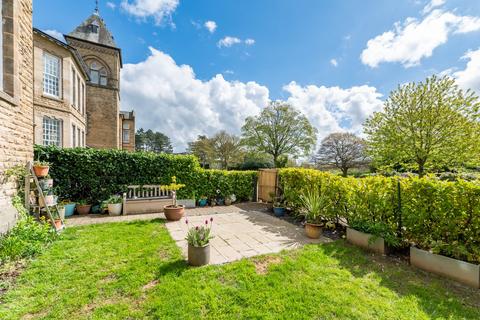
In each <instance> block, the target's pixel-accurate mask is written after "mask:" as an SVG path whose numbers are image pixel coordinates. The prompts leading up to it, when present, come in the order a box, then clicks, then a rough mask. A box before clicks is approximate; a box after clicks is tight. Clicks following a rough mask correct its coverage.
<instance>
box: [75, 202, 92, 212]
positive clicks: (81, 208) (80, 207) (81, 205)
mask: <svg viewBox="0 0 480 320" xmlns="http://www.w3.org/2000/svg"><path fill="white" fill-rule="evenodd" d="M91 208H92V205H91V204H88V201H87V200H85V199H82V200H80V201H78V203H77V212H78V214H79V215H82V216H83V215H87V214H89V213H90V209H91Z"/></svg>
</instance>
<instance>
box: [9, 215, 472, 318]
mask: <svg viewBox="0 0 480 320" xmlns="http://www.w3.org/2000/svg"><path fill="white" fill-rule="evenodd" d="M1 302H2V303H1V304H0V319H22V318H24V319H69V320H73V319H149V318H150V319H199V318H206V319H480V293H479V290H475V289H468V288H465V287H463V286H460V285H456V284H455V283H453V282H450V281H447V280H445V279H441V278H438V277H435V276H432V275H428V274H427V273H423V272H420V271H417V270H414V269H413V268H411V267H409V266H408V265H407V264H405V263H404V262H401V261H396V260H393V259H391V258H389V259H386V258H382V257H378V256H372V255H370V254H367V253H364V252H363V251H361V250H359V249H357V248H354V247H351V246H349V245H347V244H345V243H344V242H343V241H342V240H340V241H337V242H333V243H330V244H322V245H309V246H306V247H304V248H302V249H299V250H295V251H286V252H282V253H280V254H276V255H267V256H262V257H257V258H252V259H246V260H242V261H238V262H235V263H231V264H228V265H223V266H209V267H202V268H189V267H188V266H187V265H186V264H185V262H184V260H183V258H182V257H181V254H180V251H179V249H178V248H177V247H176V246H175V243H174V241H173V240H172V239H171V238H170V236H169V234H168V232H167V230H166V228H165V226H164V223H163V221H160V220H154V221H142V222H130V223H114V224H100V225H92V226H86V227H78V228H70V229H67V230H66V231H65V232H64V233H63V235H62V236H61V238H60V240H58V241H57V242H55V243H54V244H53V245H52V246H51V247H50V248H49V249H48V250H47V251H46V252H45V253H44V254H42V255H41V256H39V257H38V258H37V259H35V260H34V261H31V262H30V263H28V265H27V267H26V269H25V270H24V271H23V272H22V274H21V275H20V277H19V278H18V279H17V283H16V285H15V286H14V287H13V288H12V289H10V290H9V291H8V292H7V293H6V294H5V295H4V296H3V297H2V298H1Z"/></svg>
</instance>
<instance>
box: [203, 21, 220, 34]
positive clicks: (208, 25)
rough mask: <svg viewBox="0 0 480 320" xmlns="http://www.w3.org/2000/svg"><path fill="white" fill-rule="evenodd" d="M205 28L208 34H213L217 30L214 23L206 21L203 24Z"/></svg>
mask: <svg viewBox="0 0 480 320" xmlns="http://www.w3.org/2000/svg"><path fill="white" fill-rule="evenodd" d="M204 26H205V28H207V30H208V32H210V33H214V32H215V30H217V23H216V22H215V21H211V20H209V21H207V22H205V24H204Z"/></svg>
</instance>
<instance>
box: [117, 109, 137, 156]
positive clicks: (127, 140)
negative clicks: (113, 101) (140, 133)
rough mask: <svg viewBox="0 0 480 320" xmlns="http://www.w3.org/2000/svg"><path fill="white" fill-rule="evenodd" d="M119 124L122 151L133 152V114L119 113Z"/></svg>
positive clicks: (128, 112) (127, 112)
mask: <svg viewBox="0 0 480 320" xmlns="http://www.w3.org/2000/svg"><path fill="white" fill-rule="evenodd" d="M120 124H121V127H120V128H121V132H120V133H119V136H120V138H121V144H122V149H123V150H127V151H135V113H134V112H133V110H132V111H120Z"/></svg>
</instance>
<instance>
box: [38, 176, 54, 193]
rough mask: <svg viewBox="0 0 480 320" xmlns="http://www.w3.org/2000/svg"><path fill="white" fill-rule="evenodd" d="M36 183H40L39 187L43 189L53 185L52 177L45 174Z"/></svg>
mask: <svg viewBox="0 0 480 320" xmlns="http://www.w3.org/2000/svg"><path fill="white" fill-rule="evenodd" d="M38 184H39V185H40V188H41V189H42V190H43V191H45V190H48V189H51V188H52V187H53V179H52V178H51V177H50V175H46V176H45V177H44V178H43V179H40V180H39V181H38Z"/></svg>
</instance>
